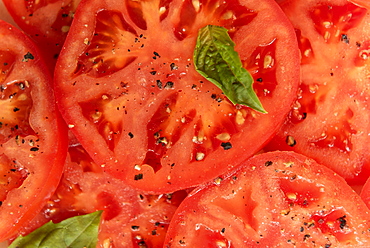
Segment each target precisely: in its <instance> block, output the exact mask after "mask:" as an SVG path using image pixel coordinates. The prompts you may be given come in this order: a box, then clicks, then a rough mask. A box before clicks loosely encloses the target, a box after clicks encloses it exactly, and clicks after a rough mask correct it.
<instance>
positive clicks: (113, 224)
mask: <svg viewBox="0 0 370 248" xmlns="http://www.w3.org/2000/svg"><path fill="white" fill-rule="evenodd" d="M186 195H187V192H186V191H177V192H174V193H171V194H161V195H144V194H142V193H140V192H138V191H136V190H134V189H132V188H130V187H128V186H126V185H125V184H123V183H122V182H121V181H120V180H118V179H115V178H112V177H111V176H109V175H108V174H106V173H104V172H103V171H102V168H101V167H100V166H98V165H96V164H95V163H94V162H93V161H92V159H91V158H90V157H89V155H88V154H87V153H86V151H85V150H84V149H83V148H82V147H81V146H80V145H77V146H73V147H70V148H69V152H68V158H67V163H66V165H65V170H64V174H63V178H62V180H61V182H60V184H59V186H58V188H57V190H56V192H55V194H54V195H53V196H52V197H51V199H50V200H49V201H48V202H47V204H45V206H44V207H43V209H42V210H41V212H40V213H39V214H38V215H37V217H36V218H34V220H33V221H32V222H31V223H30V224H29V225H28V226H27V227H26V228H23V229H21V230H20V231H19V232H18V235H20V234H21V235H23V236H24V235H26V234H27V233H29V232H31V231H33V230H34V229H36V228H38V227H40V226H41V225H43V224H45V223H46V222H49V221H53V222H54V223H57V222H60V221H62V220H64V219H67V218H69V217H72V216H76V215H82V214H87V213H92V212H94V211H98V210H103V211H104V212H103V215H102V220H101V223H100V227H99V235H98V245H97V247H101V248H106V247H115V248H130V247H132V248H139V247H162V246H163V242H164V238H165V235H166V232H167V228H168V226H169V223H170V220H171V218H172V215H173V213H174V212H175V210H176V209H177V207H178V205H179V204H180V202H181V201H182V199H183V198H185V197H186Z"/></svg>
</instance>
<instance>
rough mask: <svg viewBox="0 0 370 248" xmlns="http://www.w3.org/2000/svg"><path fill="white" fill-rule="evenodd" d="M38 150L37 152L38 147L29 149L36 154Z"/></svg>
mask: <svg viewBox="0 0 370 248" xmlns="http://www.w3.org/2000/svg"><path fill="white" fill-rule="evenodd" d="M38 150H39V148H38V147H31V149H30V151H31V152H37V151H38Z"/></svg>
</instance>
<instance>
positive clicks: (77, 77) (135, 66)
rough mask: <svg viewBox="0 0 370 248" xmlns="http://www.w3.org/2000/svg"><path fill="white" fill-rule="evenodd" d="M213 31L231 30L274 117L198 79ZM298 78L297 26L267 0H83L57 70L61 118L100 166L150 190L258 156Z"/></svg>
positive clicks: (184, 183)
mask: <svg viewBox="0 0 370 248" xmlns="http://www.w3.org/2000/svg"><path fill="white" fill-rule="evenodd" d="M207 24H214V25H221V26H224V27H226V28H227V29H228V30H229V34H230V36H231V37H232V39H233V41H234V42H235V43H236V50H237V51H238V52H239V55H240V57H241V60H242V62H243V64H244V65H245V67H246V68H247V69H248V70H249V71H250V72H251V74H252V75H253V77H254V79H255V83H254V88H255V90H256V92H257V95H258V96H259V98H260V99H261V101H262V104H263V106H264V108H265V109H266V110H267V111H268V114H261V113H258V112H255V111H252V110H251V109H250V108H247V107H245V106H240V105H237V106H234V105H233V104H231V102H230V101H229V100H227V99H226V97H225V95H224V94H223V93H222V92H221V91H220V89H219V88H217V87H216V86H214V85H213V84H211V83H210V82H209V81H207V80H205V79H204V78H202V77H201V76H200V75H198V74H197V73H196V72H195V69H194V65H193V61H192V56H193V50H194V48H195V42H196V38H197V34H198V30H199V29H200V28H202V27H204V26H205V25H207ZM298 78H299V51H297V44H296V39H295V35H294V31H293V29H292V28H291V26H290V24H289V22H288V21H287V19H286V18H285V17H284V15H283V13H282V12H281V11H280V9H279V7H278V6H277V4H276V3H275V2H274V1H270V0H261V1H258V2H256V1H245V0H240V1H239V0H230V1H227V2H224V1H219V0H211V1H203V0H202V1H190V0H186V1H182V0H168V1H159V0H151V1H140V2H138V1H131V0H125V1H123V2H122V1H117V0H108V1H104V2H103V1H100V0H92V1H91V0H90V1H84V2H81V3H80V5H79V9H78V10H77V12H76V15H75V18H74V22H73V24H72V26H71V29H70V32H69V36H68V38H67V40H66V43H65V46H64V49H63V50H62V53H61V56H60V59H59V60H58V64H57V68H56V71H55V83H56V91H57V95H58V103H59V106H60V108H61V111H62V114H63V116H64V118H65V120H66V121H67V123H68V125H69V127H70V128H71V130H72V131H73V132H74V133H75V135H76V137H77V138H78V140H79V141H80V142H81V144H82V145H83V146H84V147H85V149H86V150H87V152H88V153H89V154H90V155H91V156H92V158H93V159H94V161H95V162H96V163H97V164H99V165H101V166H102V167H104V169H105V170H106V171H108V172H109V173H111V174H112V175H114V176H115V177H118V178H121V179H123V180H124V181H126V182H127V183H128V184H130V185H132V186H133V187H135V188H138V189H140V190H143V191H146V192H150V193H163V192H172V191H175V190H178V189H183V188H188V187H191V186H194V185H197V184H199V183H203V182H205V181H208V180H211V179H212V178H214V177H215V176H217V175H219V174H220V173H222V172H225V171H227V170H229V169H232V168H233V167H234V166H235V165H236V164H238V162H240V161H241V160H242V159H244V158H245V157H248V156H252V155H253V154H254V153H256V152H257V151H258V150H259V149H260V148H261V147H262V146H263V145H264V144H265V143H266V142H267V140H269V138H270V137H271V136H272V135H273V134H274V132H275V131H276V129H277V128H278V127H279V126H280V124H281V123H282V121H283V118H284V117H285V116H286V113H287V112H288V111H289V108H290V106H291V103H292V100H293V98H294V97H295V96H296V90H297V83H298ZM241 154H242V156H241Z"/></svg>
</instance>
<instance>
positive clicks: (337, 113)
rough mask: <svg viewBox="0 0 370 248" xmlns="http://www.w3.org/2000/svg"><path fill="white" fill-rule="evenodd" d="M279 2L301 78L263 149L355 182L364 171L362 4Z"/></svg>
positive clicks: (369, 162) (368, 125)
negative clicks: (290, 154)
mask: <svg viewBox="0 0 370 248" xmlns="http://www.w3.org/2000/svg"><path fill="white" fill-rule="evenodd" d="M281 7H282V9H283V10H284V12H285V13H286V15H287V16H288V17H289V18H290V20H291V22H292V23H293V25H294V27H295V28H296V34H297V37H298V41H299V47H300V50H301V57H302V60H301V68H302V84H301V86H300V89H299V94H298V99H297V101H296V102H295V104H294V106H293V109H292V110H291V112H290V114H289V117H288V119H287V120H286V123H285V125H284V126H283V127H282V129H281V130H280V132H279V134H278V135H277V136H276V137H275V138H274V140H273V141H272V142H271V143H270V144H269V146H268V148H267V150H274V149H280V150H282V149H283V150H294V151H296V152H299V153H302V154H305V155H307V156H310V157H312V158H314V159H316V160H317V161H319V162H320V163H322V164H324V165H325V166H328V167H329V168H332V169H333V170H335V171H336V172H337V173H338V174H339V175H341V176H343V177H344V178H346V179H347V180H348V182H350V183H351V184H352V185H361V184H363V183H364V182H365V180H366V178H367V177H368V176H369V171H370V170H369V168H370V167H369V166H370V157H369V153H368V145H367V144H368V143H369V141H370V136H369V133H370V122H369V121H367V120H369V118H370V108H369V107H370V106H369V103H368V98H369V97H370V91H369V87H368V86H369V69H368V65H369V60H368V50H369V29H368V28H367V27H368V25H369V23H370V19H369V9H368V6H367V5H366V4H362V3H356V1H346V0H343V1H300V0H287V1H281ZM297 13H300V14H299V15H297Z"/></svg>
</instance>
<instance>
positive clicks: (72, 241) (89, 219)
mask: <svg viewBox="0 0 370 248" xmlns="http://www.w3.org/2000/svg"><path fill="white" fill-rule="evenodd" d="M101 214H102V211H97V212H94V213H91V214H86V215H81V216H76V217H72V218H69V219H66V220H64V221H62V222H60V223H57V224H54V223H53V222H51V221H50V222H48V223H46V224H45V225H43V226H41V227H40V228H38V229H36V230H35V231H33V232H32V233H30V234H28V235H27V236H24V237H23V236H19V237H18V238H17V239H16V240H14V242H13V243H12V244H11V245H10V246H9V247H8V248H85V247H86V248H95V247H96V244H97V241H98V231H99V223H100V218H101Z"/></svg>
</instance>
